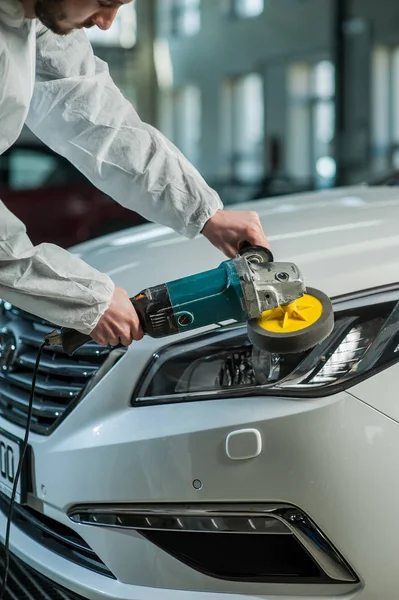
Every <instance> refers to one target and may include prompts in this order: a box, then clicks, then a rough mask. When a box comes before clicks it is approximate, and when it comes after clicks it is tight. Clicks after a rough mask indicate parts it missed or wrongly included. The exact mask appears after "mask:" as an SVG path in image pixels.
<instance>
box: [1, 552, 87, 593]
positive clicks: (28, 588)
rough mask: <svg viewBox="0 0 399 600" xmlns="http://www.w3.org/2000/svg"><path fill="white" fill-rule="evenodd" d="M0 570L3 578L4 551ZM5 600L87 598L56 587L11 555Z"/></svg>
mask: <svg viewBox="0 0 399 600" xmlns="http://www.w3.org/2000/svg"><path fill="white" fill-rule="evenodd" d="M0 568H1V577H2V576H3V569H4V553H3V551H1V554H0ZM4 600H85V598H83V596H79V595H78V594H75V593H73V592H70V591H69V590H67V589H65V588H63V587H61V586H56V585H55V584H54V583H53V582H52V581H51V580H50V579H48V578H47V577H44V575H41V574H40V573H38V572H37V571H35V570H34V569H32V568H31V567H29V566H28V565H26V564H25V563H23V562H22V561H21V560H19V559H18V558H17V557H16V556H13V555H11V557H10V570H9V574H8V584H7V590H6V593H5V595H4Z"/></svg>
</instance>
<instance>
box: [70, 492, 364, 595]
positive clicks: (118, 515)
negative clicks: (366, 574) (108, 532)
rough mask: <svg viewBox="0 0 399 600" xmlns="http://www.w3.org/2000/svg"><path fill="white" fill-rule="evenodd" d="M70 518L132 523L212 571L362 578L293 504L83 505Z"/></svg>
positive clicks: (256, 577)
mask: <svg viewBox="0 0 399 600" xmlns="http://www.w3.org/2000/svg"><path fill="white" fill-rule="evenodd" d="M69 518H70V519H71V520H72V521H73V522H74V523H79V524H80V525H86V526H91V527H109V528H111V529H123V530H126V529H130V530H132V531H137V532H138V533H140V534H141V535H142V536H144V537H145V538H146V539H147V540H149V541H150V542H152V543H153V544H155V545H156V546H158V547H159V548H162V550H164V551H165V552H168V553H169V554H171V555H172V556H173V557H174V558H176V559H177V560H179V561H181V562H182V563H184V564H186V565H188V566H189V567H191V568H193V569H196V570H197V571H200V572H201V573H204V574H206V575H208V576H211V577H215V578H218V579H226V580H230V581H245V582H253V583H254V582H268V583H306V584H310V583H346V584H357V582H358V578H357V576H356V574H355V573H354V571H352V569H351V567H350V566H349V565H348V563H347V562H346V561H345V559H344V558H343V557H342V556H341V555H340V554H339V552H338V551H337V549H336V548H334V546H333V545H332V543H331V542H330V541H329V540H328V539H327V537H326V536H325V535H324V534H323V532H322V531H321V530H320V529H319V528H318V527H317V525H316V524H315V523H314V522H313V521H312V520H311V519H310V517H309V516H308V515H306V514H305V513H304V512H303V511H302V510H301V509H299V508H297V507H295V506H291V505H287V504H253V505H250V504H198V505H197V504H196V505H194V504H185V505H178V504H172V505H171V504H159V505H155V504H151V505H137V504H132V505H126V504H125V505H114V506H111V505H104V506H76V507H73V508H71V510H70V512H69Z"/></svg>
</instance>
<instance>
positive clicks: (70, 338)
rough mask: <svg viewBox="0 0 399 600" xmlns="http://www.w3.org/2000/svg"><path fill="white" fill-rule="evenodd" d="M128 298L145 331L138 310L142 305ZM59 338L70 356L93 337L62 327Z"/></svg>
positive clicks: (142, 317)
mask: <svg viewBox="0 0 399 600" xmlns="http://www.w3.org/2000/svg"><path fill="white" fill-rule="evenodd" d="M130 300H131V302H132V304H133V306H134V308H135V310H136V312H137V315H138V317H139V320H140V325H141V327H142V328H143V331H144V333H145V331H146V329H145V314H144V313H143V310H140V309H141V308H142V307H141V305H140V303H139V302H137V301H136V299H135V298H130ZM61 339H62V349H63V351H64V352H65V353H66V354H68V355H69V356H72V354H73V353H74V352H76V350H77V349H78V348H80V347H81V346H84V344H87V342H90V341H91V340H92V339H93V338H92V337H91V336H90V335H87V334H85V333H79V331H76V330H75V329H69V328H68V327H62V329H61Z"/></svg>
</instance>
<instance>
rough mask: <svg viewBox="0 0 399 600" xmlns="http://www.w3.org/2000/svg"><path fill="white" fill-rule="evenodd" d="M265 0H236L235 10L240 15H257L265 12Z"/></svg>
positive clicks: (244, 16) (243, 16) (245, 16)
mask: <svg viewBox="0 0 399 600" xmlns="http://www.w3.org/2000/svg"><path fill="white" fill-rule="evenodd" d="M264 4H265V3H264V0H234V12H235V14H236V15H237V16H238V17H242V18H248V17H257V16H259V15H260V14H262V13H263V10H264V8H265V6H264Z"/></svg>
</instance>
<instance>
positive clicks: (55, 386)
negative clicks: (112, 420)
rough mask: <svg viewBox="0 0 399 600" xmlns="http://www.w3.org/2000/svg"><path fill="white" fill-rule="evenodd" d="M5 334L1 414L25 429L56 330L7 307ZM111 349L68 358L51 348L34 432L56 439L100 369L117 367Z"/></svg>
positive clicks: (95, 348) (89, 348)
mask: <svg viewBox="0 0 399 600" xmlns="http://www.w3.org/2000/svg"><path fill="white" fill-rule="evenodd" d="M0 309H1V310H2V315H1V323H2V329H1V331H0V414H1V415H2V416H3V417H4V418H6V419H7V420H8V421H11V422H13V423H16V424H17V425H21V426H23V427H24V426H25V424H26V417H27V411H28V402H29V392H30V388H31V383H32V374H33V369H34V366H35V361H36V356H37V351H38V348H39V346H40V345H41V343H42V342H43V339H44V336H45V334H46V333H49V331H50V330H51V329H54V325H52V324H51V323H48V322H46V321H43V320H39V319H37V318H35V317H33V316H32V315H30V314H28V313H26V312H23V311H21V310H19V309H16V308H15V307H13V306H11V305H9V304H7V303H5V302H2V303H1V305H0ZM114 354H115V353H114V352H111V349H110V348H109V347H102V346H99V345H98V344H96V343H95V342H92V343H88V344H86V345H85V346H83V347H82V348H80V349H79V350H78V351H77V352H76V353H75V354H74V356H73V357H72V358H71V357H68V356H66V355H65V354H64V353H63V351H62V349H61V348H57V347H51V348H46V349H45V350H44V352H43V355H42V360H41V361H40V368H39V372H38V377H37V381H36V394H35V400H34V405H33V418H32V426H31V431H33V432H35V433H39V434H42V435H48V434H50V433H51V432H52V431H53V430H54V428H55V427H56V426H57V425H58V424H59V422H60V421H61V420H62V418H63V417H65V416H66V414H67V413H68V412H69V411H70V410H71V409H72V408H73V407H74V406H75V405H76V403H77V402H78V400H79V399H80V398H81V397H82V395H83V394H84V393H85V392H86V391H87V389H88V387H89V386H92V385H93V381H95V380H96V378H98V377H99V372H100V370H104V369H105V368H108V366H109V368H110V366H112V364H113V363H114V362H115V361H114V360H112V359H111V355H114Z"/></svg>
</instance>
